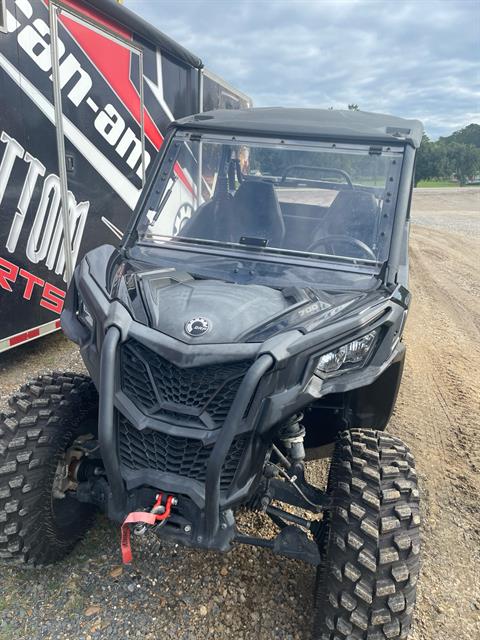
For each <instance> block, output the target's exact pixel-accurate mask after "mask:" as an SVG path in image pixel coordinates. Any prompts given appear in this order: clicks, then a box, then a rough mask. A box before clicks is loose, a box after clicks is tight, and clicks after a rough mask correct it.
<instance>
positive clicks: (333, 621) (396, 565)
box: [313, 430, 420, 640]
mask: <svg viewBox="0 0 480 640" xmlns="http://www.w3.org/2000/svg"><path fill="white" fill-rule="evenodd" d="M414 466H415V465H414V460H413V456H412V455H411V453H410V452H409V450H408V448H407V447H406V446H405V445H404V444H403V443H402V442H401V441H400V440H399V439H398V438H395V437H392V436H390V435H387V434H384V433H383V432H377V431H368V430H352V431H347V432H344V433H342V434H341V435H340V436H339V438H338V440H337V443H336V446H335V451H334V454H333V457H332V464H331V468H330V475H329V480H328V489H327V490H328V494H329V495H330V497H331V498H333V500H334V505H335V506H334V507H333V508H332V509H331V510H330V511H328V512H327V514H326V516H325V523H324V527H323V530H322V532H321V535H320V539H319V540H318V543H319V545H320V552H321V557H322V563H321V564H320V566H319V568H318V573H317V583H316V594H315V596H316V615H315V625H314V634H313V637H314V638H315V639H317V640H344V639H348V640H385V639H387V638H407V636H408V633H409V631H410V626H411V621H412V613H413V608H414V605H415V593H416V583H417V578H418V573H419V551H420V533H419V524H420V516H419V494H418V488H417V479H416V473H415V468H414Z"/></svg>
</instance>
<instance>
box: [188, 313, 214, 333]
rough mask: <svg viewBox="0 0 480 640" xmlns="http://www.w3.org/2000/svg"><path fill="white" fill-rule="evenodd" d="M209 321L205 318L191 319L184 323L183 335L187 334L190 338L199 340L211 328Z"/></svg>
mask: <svg viewBox="0 0 480 640" xmlns="http://www.w3.org/2000/svg"><path fill="white" fill-rule="evenodd" d="M211 326H212V325H211V324H210V321H209V320H207V318H202V317H201V316H199V317H198V318H192V319H191V320H189V321H188V322H186V323H185V333H188V335H189V336H192V338H199V337H200V336H203V334H204V333H207V331H208V330H209V329H210V328H211Z"/></svg>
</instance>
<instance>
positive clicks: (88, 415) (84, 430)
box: [0, 373, 97, 565]
mask: <svg viewBox="0 0 480 640" xmlns="http://www.w3.org/2000/svg"><path fill="white" fill-rule="evenodd" d="M10 406H11V410H10V411H8V412H6V413H0V559H3V560H4V561H16V562H19V563H25V564H31V565H44V564H50V563H52V562H56V561H58V560H61V559H62V558H64V557H65V556H66V555H67V553H69V551H71V549H72V548H73V547H74V545H75V544H76V543H77V542H78V540H79V539H80V538H81V537H82V536H83V535H84V533H85V532H86V531H87V529H88V527H89V526H90V525H91V523H92V519H93V517H94V507H92V506H91V505H88V504H82V503H79V502H77V501H76V500H75V499H74V498H73V497H72V496H71V495H69V492H68V483H66V480H67V475H68V454H69V451H71V449H72V445H74V444H75V445H76V446H78V444H77V443H78V442H79V441H80V440H81V439H82V438H88V434H91V433H95V432H96V429H97V393H96V390H95V387H94V385H93V383H92V381H91V380H90V379H89V378H87V377H85V376H82V375H77V374H69V373H64V374H52V375H51V376H40V377H39V378H37V379H36V380H33V381H32V382H31V383H29V384H27V385H24V386H23V387H22V389H21V392H20V393H19V394H17V395H16V396H13V398H12V399H11V400H10Z"/></svg>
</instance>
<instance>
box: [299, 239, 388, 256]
mask: <svg viewBox="0 0 480 640" xmlns="http://www.w3.org/2000/svg"><path fill="white" fill-rule="evenodd" d="M339 242H344V243H346V244H350V245H351V246H353V247H356V248H357V249H360V250H361V251H363V252H364V253H365V254H366V255H367V256H368V258H369V259H371V260H375V261H376V260H377V256H376V255H375V254H374V253H373V251H372V249H370V247H369V246H368V244H365V242H362V241H361V240H358V239H357V238H353V237H352V236H344V235H341V234H335V235H330V236H325V237H324V238H319V239H318V240H315V241H314V242H313V243H312V244H311V245H310V246H309V247H308V250H309V251H312V252H314V251H315V250H316V248H317V247H319V246H320V247H323V248H324V249H325V250H326V251H327V252H328V253H330V254H331V255H334V256H335V255H338V254H336V253H335V250H334V248H333V247H334V244H335V243H339Z"/></svg>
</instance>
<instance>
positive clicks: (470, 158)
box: [438, 142, 480, 184]
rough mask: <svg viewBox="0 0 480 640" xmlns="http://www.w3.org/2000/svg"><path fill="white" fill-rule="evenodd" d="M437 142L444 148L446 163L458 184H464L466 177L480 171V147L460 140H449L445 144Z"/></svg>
mask: <svg viewBox="0 0 480 640" xmlns="http://www.w3.org/2000/svg"><path fill="white" fill-rule="evenodd" d="M438 144H439V145H440V146H443V147H444V148H445V151H446V155H447V157H448V164H449V166H450V168H451V170H452V173H454V174H455V175H456V177H457V179H458V181H459V182H460V184H465V183H466V182H467V179H468V178H470V177H472V176H474V175H475V174H476V173H477V171H480V149H479V148H477V147H475V146H473V144H462V143H460V142H450V144H447V145H446V144H444V143H438Z"/></svg>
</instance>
